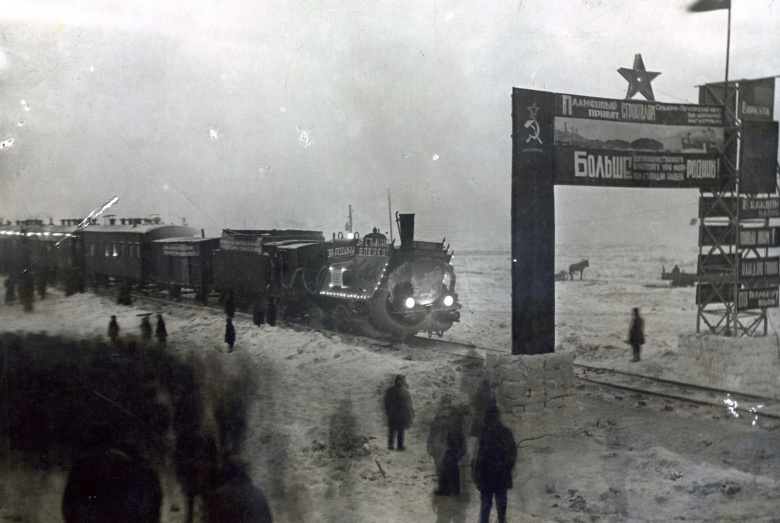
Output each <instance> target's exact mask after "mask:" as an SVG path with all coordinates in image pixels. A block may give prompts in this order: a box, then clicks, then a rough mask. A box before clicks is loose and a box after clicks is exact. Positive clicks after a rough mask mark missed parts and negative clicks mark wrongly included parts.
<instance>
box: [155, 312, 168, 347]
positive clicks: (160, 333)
mask: <svg viewBox="0 0 780 523" xmlns="http://www.w3.org/2000/svg"><path fill="white" fill-rule="evenodd" d="M154 334H155V336H157V341H158V342H159V343H160V345H161V346H163V347H165V346H166V345H167V340H168V331H167V330H166V329H165V320H164V319H163V317H162V314H158V315H157V327H156V328H155V331H154Z"/></svg>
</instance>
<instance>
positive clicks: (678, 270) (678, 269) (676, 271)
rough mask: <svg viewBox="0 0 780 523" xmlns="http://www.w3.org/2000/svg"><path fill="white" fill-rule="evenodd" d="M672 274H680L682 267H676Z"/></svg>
mask: <svg viewBox="0 0 780 523" xmlns="http://www.w3.org/2000/svg"><path fill="white" fill-rule="evenodd" d="M672 274H680V267H679V265H675V266H674V268H673V269H672Z"/></svg>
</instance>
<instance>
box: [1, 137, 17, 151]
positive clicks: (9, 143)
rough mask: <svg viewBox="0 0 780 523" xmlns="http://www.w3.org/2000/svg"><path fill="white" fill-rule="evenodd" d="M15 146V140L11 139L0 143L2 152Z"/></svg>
mask: <svg viewBox="0 0 780 523" xmlns="http://www.w3.org/2000/svg"><path fill="white" fill-rule="evenodd" d="M13 146H14V139H13V138H9V139H7V140H3V141H2V142H0V151H2V150H4V149H10V148H11V147H13Z"/></svg>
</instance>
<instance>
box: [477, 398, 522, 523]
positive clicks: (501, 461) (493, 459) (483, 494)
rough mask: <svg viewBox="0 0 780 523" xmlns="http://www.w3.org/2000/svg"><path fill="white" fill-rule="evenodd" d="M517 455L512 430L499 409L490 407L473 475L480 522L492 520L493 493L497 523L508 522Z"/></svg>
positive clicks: (480, 439) (487, 522) (486, 415)
mask: <svg viewBox="0 0 780 523" xmlns="http://www.w3.org/2000/svg"><path fill="white" fill-rule="evenodd" d="M516 459H517V446H516V445H515V439H514V437H513V436H512V431H511V430H509V429H508V428H507V427H505V426H504V425H502V424H501V422H500V420H499V415H498V409H496V408H495V407H493V408H490V409H488V411H487V412H486V413H485V425H484V426H483V427H482V432H481V433H480V435H479V447H478V450H477V458H476V460H475V461H474V474H473V475H474V478H473V479H474V484H475V485H476V486H477V489H478V490H479V492H480V498H481V507H480V511H479V523H489V521H490V510H491V509H492V508H493V497H494V496H495V498H496V512H498V523H506V491H507V489H510V488H512V469H513V468H514V466H515V460H516Z"/></svg>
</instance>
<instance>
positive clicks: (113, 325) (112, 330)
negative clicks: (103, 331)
mask: <svg viewBox="0 0 780 523" xmlns="http://www.w3.org/2000/svg"><path fill="white" fill-rule="evenodd" d="M118 337H119V323H117V321H116V316H114V315H112V316H111V321H109V322H108V339H110V340H111V343H114V344H116V339H117V338H118Z"/></svg>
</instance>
